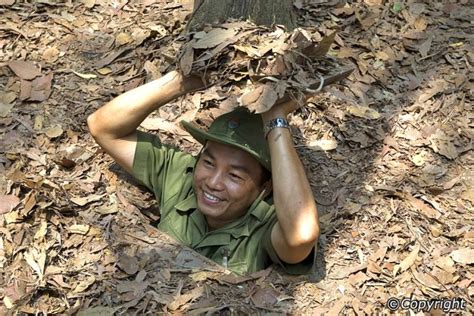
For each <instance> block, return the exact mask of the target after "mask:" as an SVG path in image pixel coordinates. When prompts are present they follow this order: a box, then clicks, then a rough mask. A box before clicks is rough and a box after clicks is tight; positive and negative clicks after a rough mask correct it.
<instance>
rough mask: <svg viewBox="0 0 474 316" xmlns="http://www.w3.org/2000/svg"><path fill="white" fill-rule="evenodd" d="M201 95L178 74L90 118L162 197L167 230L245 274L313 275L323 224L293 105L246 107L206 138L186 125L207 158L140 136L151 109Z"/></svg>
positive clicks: (99, 135) (101, 140) (195, 82)
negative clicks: (298, 142)
mask: <svg viewBox="0 0 474 316" xmlns="http://www.w3.org/2000/svg"><path fill="white" fill-rule="evenodd" d="M200 88H202V82H201V80H200V79H197V78H184V77H183V76H181V75H180V74H179V73H178V72H170V73H168V74H167V75H165V76H163V77H162V78H160V79H157V80H155V81H152V82H150V83H147V84H145V85H143V86H140V87H138V88H135V89H133V90H131V91H128V92H126V93H124V94H122V95H120V96H118V97H116V98H115V99H113V100H112V101H110V102H109V103H107V104H106V105H105V106H103V107H101V108H100V109H98V110H97V111H96V112H95V113H93V114H92V115H90V116H89V117H88V119H87V123H88V126H89V129H90V132H91V134H92V136H93V137H94V139H95V140H96V141H97V143H98V144H99V145H100V146H101V147H102V148H103V149H104V150H105V151H106V152H107V153H108V154H110V155H111V156H112V157H113V158H114V159H115V161H116V162H117V163H118V164H120V165H121V166H122V167H123V168H124V169H125V170H127V171H128V172H129V173H131V174H133V175H134V176H135V177H136V178H137V179H138V180H139V181H141V182H142V183H143V184H144V185H145V186H146V187H147V188H149V189H150V190H151V191H152V192H153V193H154V194H155V196H156V198H157V199H158V202H159V204H160V214H161V218H160V223H159V225H158V228H159V229H160V230H162V231H164V232H166V233H168V234H170V235H171V236H172V237H174V238H176V239H177V240H179V241H180V242H181V243H183V244H184V245H186V246H189V247H191V248H193V249H194V250H196V251H197V252H199V253H200V254H202V255H204V256H206V257H208V258H210V259H212V260H214V261H216V262H217V263H219V264H221V265H224V266H226V267H227V268H229V269H230V270H232V271H234V272H237V273H241V274H242V273H248V272H255V271H258V270H261V269H264V268H265V267H267V266H268V265H270V264H271V263H272V262H274V263H277V264H279V265H280V266H281V267H283V268H284V269H285V271H287V272H288V273H290V274H303V273H307V272H309V271H310V269H311V267H312V266H313V264H314V255H315V244H316V241H317V238H318V236H319V224H318V216H317V210H316V204H315V201H314V198H313V195H312V191H311V188H310V186H309V183H308V180H307V178H306V175H305V172H304V169H303V166H302V164H301V161H300V160H299V158H298V155H297V153H296V151H295V149H294V147H293V141H292V137H291V134H290V130H289V128H288V127H289V126H288V122H287V121H286V117H287V115H288V114H289V113H290V112H291V111H293V110H294V109H295V105H294V103H292V102H288V103H285V104H278V105H275V106H274V107H273V108H272V109H271V110H270V111H268V112H265V113H263V114H262V115H257V114H251V113H249V112H248V111H247V110H246V109H244V108H238V109H236V110H234V111H232V112H230V113H227V114H224V115H222V116H220V117H218V118H217V119H216V120H215V121H214V122H213V123H212V124H211V126H210V128H209V130H207V131H204V130H201V129H200V128H198V127H197V126H196V125H194V124H192V123H188V122H184V121H183V122H182V125H183V127H184V128H185V129H186V130H187V131H188V132H189V133H190V134H191V135H192V136H193V137H194V138H195V139H196V140H197V141H199V142H200V143H201V144H202V145H203V149H202V150H201V152H200V154H199V156H198V157H194V156H192V155H190V154H186V153H183V152H180V151H178V150H176V149H175V148H172V147H171V146H167V145H164V144H162V143H161V142H160V140H159V138H158V137H156V136H153V135H151V134H147V133H144V132H141V131H138V130H137V128H138V126H139V125H140V123H141V122H142V121H143V120H144V119H145V118H146V117H147V116H148V115H149V114H150V113H151V112H153V111H154V110H156V109H158V108H159V107H160V106H162V105H164V104H166V103H168V102H169V101H171V100H173V99H175V98H177V97H179V96H182V95H184V94H186V93H188V92H190V91H193V90H196V89H200Z"/></svg>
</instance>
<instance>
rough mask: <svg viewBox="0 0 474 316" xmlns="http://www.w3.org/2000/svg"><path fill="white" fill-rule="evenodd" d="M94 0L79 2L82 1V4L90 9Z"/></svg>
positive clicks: (93, 4)
mask: <svg viewBox="0 0 474 316" xmlns="http://www.w3.org/2000/svg"><path fill="white" fill-rule="evenodd" d="M95 1H96V0H81V2H82V3H84V6H85V7H86V8H88V9H91V8H93V7H94V6H95Z"/></svg>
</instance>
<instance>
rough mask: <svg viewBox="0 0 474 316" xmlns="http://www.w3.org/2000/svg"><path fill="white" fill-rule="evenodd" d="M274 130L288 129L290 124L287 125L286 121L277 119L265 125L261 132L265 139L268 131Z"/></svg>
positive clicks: (280, 118)
mask: <svg viewBox="0 0 474 316" xmlns="http://www.w3.org/2000/svg"><path fill="white" fill-rule="evenodd" d="M275 128H287V129H290V124H289V123H288V121H287V120H285V119H284V118H282V117H277V118H275V119H273V120H271V121H269V122H267V123H266V124H265V126H264V127H263V132H264V134H265V138H267V136H268V134H269V133H270V131H272V130H273V129H275Z"/></svg>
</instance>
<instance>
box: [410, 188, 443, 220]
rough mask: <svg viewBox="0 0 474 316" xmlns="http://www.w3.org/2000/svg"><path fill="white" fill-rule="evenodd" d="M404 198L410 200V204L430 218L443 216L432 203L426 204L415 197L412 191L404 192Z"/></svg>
mask: <svg viewBox="0 0 474 316" xmlns="http://www.w3.org/2000/svg"><path fill="white" fill-rule="evenodd" d="M402 196H403V198H404V199H405V200H406V201H408V203H409V205H410V206H411V207H413V208H414V209H415V210H417V211H419V212H420V213H421V214H423V215H425V216H426V217H428V218H434V219H438V218H440V217H441V213H439V212H438V211H436V210H435V209H434V208H432V207H431V206H430V205H428V204H426V203H425V202H423V201H422V200H419V199H417V198H415V197H413V196H412V195H411V194H410V193H405V194H402Z"/></svg>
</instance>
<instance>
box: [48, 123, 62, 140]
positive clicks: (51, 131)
mask: <svg viewBox="0 0 474 316" xmlns="http://www.w3.org/2000/svg"><path fill="white" fill-rule="evenodd" d="M63 133H64V130H63V129H62V127H61V125H54V126H51V127H49V128H48V129H47V130H46V131H45V134H46V136H48V137H49V138H56V137H59V136H61V135H62V134H63Z"/></svg>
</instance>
